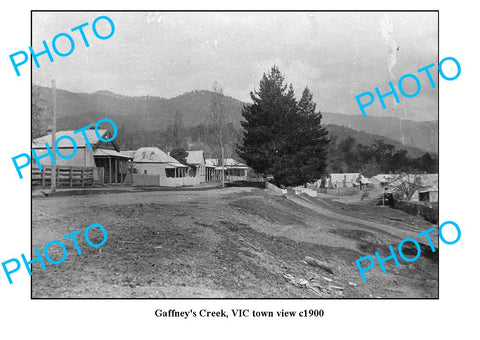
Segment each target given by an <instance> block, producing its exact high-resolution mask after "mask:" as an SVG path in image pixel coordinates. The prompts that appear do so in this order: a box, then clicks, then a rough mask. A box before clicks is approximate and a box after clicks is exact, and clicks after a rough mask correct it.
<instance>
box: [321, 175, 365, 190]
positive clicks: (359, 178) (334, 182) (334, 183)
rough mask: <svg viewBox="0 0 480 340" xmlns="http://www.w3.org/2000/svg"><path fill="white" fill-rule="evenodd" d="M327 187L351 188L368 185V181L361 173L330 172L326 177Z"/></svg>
mask: <svg viewBox="0 0 480 340" xmlns="http://www.w3.org/2000/svg"><path fill="white" fill-rule="evenodd" d="M326 184H327V188H329V189H334V188H352V187H357V186H363V185H366V186H368V185H369V184H370V181H369V180H368V178H366V177H365V176H363V175H362V174H361V173H359V172H356V173H332V174H330V175H329V176H328V178H327V183H326Z"/></svg>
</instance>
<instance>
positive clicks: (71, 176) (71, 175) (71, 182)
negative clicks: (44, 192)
mask: <svg viewBox="0 0 480 340" xmlns="http://www.w3.org/2000/svg"><path fill="white" fill-rule="evenodd" d="M69 177H70V187H73V167H72V166H70V176H69Z"/></svg>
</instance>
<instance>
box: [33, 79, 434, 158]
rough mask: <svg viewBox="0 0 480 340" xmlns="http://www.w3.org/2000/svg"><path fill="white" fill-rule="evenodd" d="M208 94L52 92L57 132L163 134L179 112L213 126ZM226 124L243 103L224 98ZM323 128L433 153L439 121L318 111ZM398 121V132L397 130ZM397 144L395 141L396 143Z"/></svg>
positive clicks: (47, 97)
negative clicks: (108, 125) (107, 126)
mask: <svg viewBox="0 0 480 340" xmlns="http://www.w3.org/2000/svg"><path fill="white" fill-rule="evenodd" d="M35 88H37V89H39V92H40V95H41V97H42V98H43V100H44V101H45V102H46V105H47V106H48V105H50V103H51V90H50V89H49V88H46V87H40V86H35ZM212 94H213V93H212V92H210V91H204V90H202V91H192V92H188V93H185V94H182V95H180V96H177V97H174V98H170V99H165V98H161V97H154V96H143V97H130V96H123V95H118V94H115V93H113V92H110V91H97V92H94V93H91V94H87V93H74V92H69V91H65V90H57V110H58V113H57V114H58V127H59V129H67V128H74V127H78V126H83V125H85V124H91V123H95V122H96V121H97V120H98V119H101V118H104V117H108V118H111V119H113V120H114V121H115V122H116V123H117V125H118V126H121V125H124V126H125V128H126V129H127V130H129V131H137V130H145V131H157V130H165V129H166V127H167V126H169V125H171V124H172V123H173V121H174V117H175V113H176V112H177V111H178V112H181V113H182V114H183V123H184V126H185V127H186V128H188V127H194V126H197V125H209V124H211V122H212V113H211V103H212ZM223 104H224V106H225V113H226V121H227V122H231V123H233V124H234V126H236V127H240V124H239V122H240V120H241V119H242V115H241V112H242V108H243V106H244V105H245V104H246V103H243V102H241V101H239V100H237V99H235V98H232V97H228V96H223ZM322 115H323V123H324V124H327V125H328V124H334V125H339V126H344V127H346V128H349V129H351V130H356V131H364V132H366V133H370V134H375V135H377V136H382V137H386V138H389V139H391V140H394V141H397V142H400V143H401V142H402V139H403V141H404V144H405V145H406V146H412V147H416V148H419V149H423V150H426V151H429V152H433V153H438V122H437V121H426V122H417V121H412V120H402V121H400V119H399V118H396V117H373V116H369V117H367V118H364V117H362V116H361V115H346V114H340V113H328V112H326V113H322ZM400 122H401V127H402V129H401V130H400ZM397 144H398V143H397Z"/></svg>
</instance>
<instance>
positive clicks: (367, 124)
mask: <svg viewBox="0 0 480 340" xmlns="http://www.w3.org/2000/svg"><path fill="white" fill-rule="evenodd" d="M322 116H323V123H324V124H327V125H328V124H335V125H340V126H345V127H347V128H350V129H352V130H357V131H364V132H368V133H371V134H376V135H380V136H383V137H387V138H390V139H393V140H396V141H398V142H402V137H403V139H404V144H405V146H412V147H416V148H420V149H423V150H427V151H430V152H433V153H438V121H424V122H416V121H413V120H408V119H402V120H400V119H399V118H396V117H373V116H368V117H366V118H365V117H363V116H362V115H346V114H341V113H329V112H326V113H322ZM400 126H401V129H400ZM402 132H403V136H402Z"/></svg>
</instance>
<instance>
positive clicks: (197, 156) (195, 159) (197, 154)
mask: <svg viewBox="0 0 480 340" xmlns="http://www.w3.org/2000/svg"><path fill="white" fill-rule="evenodd" d="M187 152H188V156H187V158H186V161H187V163H188V164H203V163H204V162H205V158H204V157H203V151H202V150H197V151H187Z"/></svg>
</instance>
